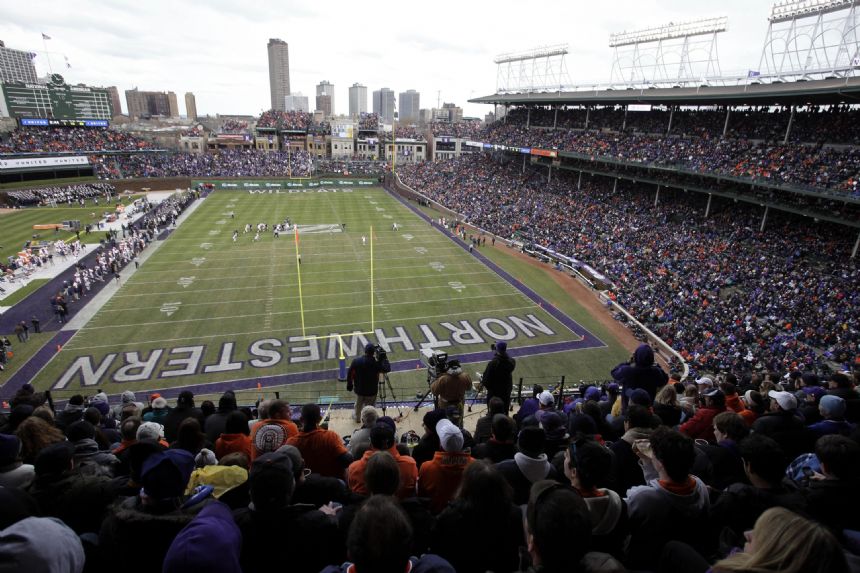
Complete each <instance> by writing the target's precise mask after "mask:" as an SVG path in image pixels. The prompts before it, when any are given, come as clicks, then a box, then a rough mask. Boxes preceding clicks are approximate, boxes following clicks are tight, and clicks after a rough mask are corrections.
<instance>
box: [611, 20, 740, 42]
mask: <svg viewBox="0 0 860 573" xmlns="http://www.w3.org/2000/svg"><path fill="white" fill-rule="evenodd" d="M727 24H728V18H727V17H726V16H719V17H716V18H701V19H699V20H690V21H687V22H680V23H678V24H675V23H673V22H669V23H668V24H665V25H662V26H653V27H651V28H643V29H641V30H634V31H632V32H627V31H624V32H617V33H615V34H610V35H609V47H610V48H617V47H620V46H630V45H633V44H644V43H648V42H657V41H660V40H673V39H676V38H689V37H691V36H703V35H707V34H716V33H718V32H725V31H726V26H727Z"/></svg>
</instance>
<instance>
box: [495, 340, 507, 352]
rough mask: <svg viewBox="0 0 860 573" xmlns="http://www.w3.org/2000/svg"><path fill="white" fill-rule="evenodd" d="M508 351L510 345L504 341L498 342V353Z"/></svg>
mask: <svg viewBox="0 0 860 573" xmlns="http://www.w3.org/2000/svg"><path fill="white" fill-rule="evenodd" d="M507 351H508V343H507V342H505V341H504V340H499V341H498V342H496V352H507Z"/></svg>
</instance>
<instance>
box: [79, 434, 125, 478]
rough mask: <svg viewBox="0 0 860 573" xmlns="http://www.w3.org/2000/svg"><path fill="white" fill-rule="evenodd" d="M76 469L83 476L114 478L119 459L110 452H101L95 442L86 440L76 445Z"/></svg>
mask: <svg viewBox="0 0 860 573" xmlns="http://www.w3.org/2000/svg"><path fill="white" fill-rule="evenodd" d="M74 445H75V456H74V458H75V469H77V470H78V471H79V472H80V473H81V474H83V475H91V476H107V477H113V475H114V472H115V470H116V468H117V466H118V465H119V459H117V457H116V456H115V455H113V454H112V453H110V452H107V451H102V450H99V446H98V444H97V443H96V441H95V440H93V439H90V438H84V439H83V440H78V441H77V442H75V443H74Z"/></svg>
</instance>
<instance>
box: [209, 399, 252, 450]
mask: <svg viewBox="0 0 860 573" xmlns="http://www.w3.org/2000/svg"><path fill="white" fill-rule="evenodd" d="M224 430H225V431H224V433H223V434H221V437H220V438H218V439H217V440H216V441H215V457H217V458H218V459H219V460H220V459H221V458H223V457H224V456H226V455H227V454H232V453H234V452H238V453H242V454H245V455H246V456H248V459H249V460H250V459H251V438H250V437H249V434H250V433H251V431H250V430H249V429H248V417H247V416H245V414H244V413H243V412H242V411H241V410H236V411H233V412H230V413H229V414H228V415H227V422H226V424H225V427H224Z"/></svg>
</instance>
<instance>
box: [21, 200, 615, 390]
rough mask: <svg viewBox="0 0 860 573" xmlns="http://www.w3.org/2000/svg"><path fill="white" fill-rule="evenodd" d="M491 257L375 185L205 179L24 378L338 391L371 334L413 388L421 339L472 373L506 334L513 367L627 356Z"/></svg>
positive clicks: (598, 364) (88, 385)
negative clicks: (160, 238)
mask: <svg viewBox="0 0 860 573" xmlns="http://www.w3.org/2000/svg"><path fill="white" fill-rule="evenodd" d="M287 219H289V220H290V222H291V223H293V224H295V225H297V228H298V240H296V238H295V234H294V231H290V232H287V233H282V234H281V236H280V237H279V238H275V237H274V235H273V232H272V228H273V227H274V225H275V224H276V223H282V222H284V221H285V220H287ZM259 223H267V224H268V225H269V230H268V231H265V232H262V233H261V234H260V238H259V240H255V234H256V233H255V231H254V230H252V231H251V232H249V233H245V232H244V227H245V225H246V224H250V225H251V226H252V227H256V225H257V224H259ZM395 223H396V224H397V227H398V228H397V229H396V230H395V229H394V228H393V225H394V224H395ZM234 230H238V231H239V236H238V240H236V241H233V239H232V234H233V232H234ZM150 249H153V247H150V248H149V249H148V250H150ZM491 250H492V251H493V253H490V251H491ZM297 252H298V253H300V255H301V257H300V259H299V257H297ZM484 252H487V254H488V255H489V257H485V256H484V255H483V253H484ZM501 255H502V256H503V257H505V256H506V255H504V253H501ZM299 260H300V264H299ZM494 260H495V261H498V260H499V249H491V247H490V242H489V241H488V242H487V245H486V246H485V247H481V248H480V249H475V252H474V253H470V252H469V250H468V248H467V247H466V245H465V243H463V242H462V241H460V239H456V238H453V237H452V236H451V235H450V234H448V233H446V232H444V231H443V230H442V229H441V228H440V227H439V226H438V225H435V224H431V223H430V222H429V220H427V219H426V218H422V216H420V213H418V212H417V211H415V210H413V209H412V208H411V207H409V206H407V205H406V204H404V203H403V202H401V201H400V200H399V199H397V198H395V197H393V196H391V195H389V194H388V193H386V192H385V191H384V190H383V189H381V188H378V187H372V188H371V187H366V188H358V187H355V188H337V189H313V190H305V191H303V192H286V191H281V192H280V193H278V192H273V193H267V192H256V193H249V192H247V191H245V192H243V191H238V190H237V191H216V192H214V193H212V194H210V195H209V196H208V197H207V198H205V199H203V200H202V202H201V204H200V205H199V206H198V208H197V209H196V211H194V212H193V213H192V214H191V215H190V217H188V219H187V220H185V221H184V222H183V223H182V224H181V225H180V226H179V227H178V228H177V229H176V230H175V231H174V232H173V233H172V234H171V236H170V237H169V238H168V239H166V240H165V241H164V242H163V243H162V244H160V245H158V246H157V249H155V250H154V252H153V253H152V254H151V255H150V256H149V258H148V259H147V260H145V262H144V263H143V264H142V265H141V267H140V269H139V270H137V271H136V272H135V273H134V274H133V275H132V276H131V277H130V278H129V279H128V280H127V281H125V283H124V284H123V286H122V288H121V289H120V290H119V291H118V292H117V293H116V294H114V295H113V297H112V298H111V299H110V300H109V302H107V303H106V304H105V305H104V306H103V307H102V308H101V309H100V310H99V311H98V313H97V314H96V315H95V316H94V317H93V318H92V319H90V320H89V322H87V324H85V325H84V326H83V327H82V328H80V330H78V331H76V332H75V333H74V335H73V336H72V338H71V339H70V340H69V341H68V342H67V343H66V344H65V345H63V347H62V350H61V351H59V352H57V353H56V355H55V356H54V357H53V358H52V360H51V361H50V362H49V363H48V364H47V365H46V366H45V367H44V368H43V369H42V371H41V372H40V373H39V374H38V375H37V376H36V379H35V385H36V386H37V388H39V389H48V388H50V389H52V390H54V392H55V394H57V395H58V396H60V397H64V396H67V395H69V394H71V393H75V392H82V391H83V392H89V391H90V389H94V388H99V389H101V390H104V391H106V392H108V393H109V394H119V393H121V392H122V391H123V390H127V389H130V390H134V391H136V392H137V391H153V390H167V392H166V393H167V395H175V394H176V392H178V390H179V389H182V388H191V389H192V390H194V391H195V393H196V394H207V395H210V394H216V393H218V392H220V391H223V390H224V389H227V388H234V389H237V390H247V391H249V392H256V391H258V389H264V390H266V391H269V390H272V389H279V391H280V392H281V393H282V395H284V393H286V395H287V396H291V397H292V398H293V399H295V400H308V399H310V398H312V397H316V398H319V397H323V396H339V397H340V398H341V399H344V400H348V399H349V394H348V393H346V391H345V388H344V385H343V384H338V383H337V382H336V378H337V370H338V358H339V355H340V351H341V344H340V343H339V342H342V350H343V352H344V355H345V357H346V361H347V363H348V362H349V360H350V359H351V358H352V357H354V356H356V355H357V354H359V353H361V352H362V349H363V346H364V344H365V343H366V342H368V341H369V342H373V343H377V344H379V345H381V346H382V347H383V348H384V349H385V350H387V351H388V353H389V359H390V360H391V362H392V365H393V367H394V371H393V372H392V374H391V380H392V382H393V385H394V387H395V388H396V389H397V390H398V391H400V392H403V393H407V394H411V396H412V397H414V395H415V393H416V392H417V391H420V390H421V389H423V388H426V369H425V368H424V366H423V365H422V364H421V362H420V351H421V349H433V350H437V351H441V352H447V353H448V354H449V356H450V357H452V358H459V359H460V360H461V361H462V362H464V363H467V364H469V365H468V366H467V367H466V369H467V371H469V372H470V373H473V372H475V371H482V370H483V368H484V365H485V363H486V361H487V360H489V358H490V357H491V356H492V354H491V352H490V349H489V347H490V344H491V343H492V342H493V341H496V340H506V341H508V345H509V348H511V352H512V354H513V355H514V356H516V357H517V358H518V360H520V364H521V368H518V372H517V374H520V375H526V376H533V377H538V376H547V377H557V375H559V374H564V373H565V372H567V373H568V374H569V375H572V376H576V375H579V376H580V377H584V376H597V375H598V374H599V375H600V377H605V372H606V370H605V369H606V367H607V366H608V365H609V364H611V363H612V362H613V361H616V360H617V359H623V358H624V357H626V351H624V350H622V349H621V348H620V346H619V345H618V344H617V343H616V342H615V340H614V339H613V338H611V337H607V335H606V333H605V332H601V331H600V329H599V328H595V326H594V325H591V324H587V321H586V322H585V324H587V326H583V323H582V320H581V317H577V318H576V320H574V319H572V318H571V317H570V315H571V314H576V312H574V313H571V312H570V311H565V310H566V309H564V307H565V306H566V307H568V308H573V307H575V304H574V303H572V302H568V303H566V304H565V305H560V306H561V307H562V308H559V307H556V306H554V305H552V304H549V303H547V302H546V299H544V298H542V297H541V295H540V294H538V293H537V292H535V291H533V290H531V288H529V287H527V286H525V285H524V284H523V283H521V282H520V281H519V280H517V279H515V278H514V277H513V275H512V274H509V273H508V272H507V271H506V270H505V268H504V267H505V266H504V264H500V265H499V266H497V265H496V263H495V262H494ZM516 272H520V271H516ZM526 272H531V273H534V269H532V270H531V271H528V270H527V271H526ZM520 276H522V275H520ZM526 282H530V281H526ZM571 305H573V306H571ZM577 320H579V321H580V322H577ZM589 361H591V364H592V366H588V363H589ZM534 381H535V380H531V381H530V382H529V383H534ZM408 397H410V396H403V398H408Z"/></svg>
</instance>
